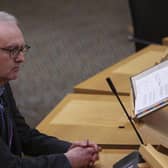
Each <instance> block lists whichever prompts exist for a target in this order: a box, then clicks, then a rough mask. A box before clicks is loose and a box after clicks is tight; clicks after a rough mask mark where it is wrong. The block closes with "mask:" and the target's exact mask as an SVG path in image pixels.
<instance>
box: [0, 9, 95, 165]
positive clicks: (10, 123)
mask: <svg viewBox="0 0 168 168" xmlns="http://www.w3.org/2000/svg"><path fill="white" fill-rule="evenodd" d="M29 48H30V47H29V46H28V45H26V44H25V40H24V37H23V34H22V32H21V30H20V28H19V25H18V22H17V20H16V18H15V17H14V16H12V15H10V14H8V13H6V12H0V167H2V168H7V167H8V168H19V167H23V168H71V167H72V168H86V167H90V166H92V165H93V164H94V162H95V161H96V160H97V159H98V146H97V145H96V144H91V143H89V142H85V141H83V142H79V143H69V142H66V141H62V140H59V139H57V138H54V137H49V136H47V135H44V134H41V133H40V132H38V131H37V130H36V129H32V128H30V127H29V126H28V125H27V124H26V123H25V120H24V118H23V117H22V116H21V114H20V113H19V111H18V109H17V107H16V103H15V100H14V98H13V95H12V92H11V88H10V85H9V81H10V80H15V79H17V77H18V72H19V70H20V65H21V63H23V62H24V55H25V53H26V52H27V51H28V49H29ZM23 154H26V155H29V156H34V157H23Z"/></svg>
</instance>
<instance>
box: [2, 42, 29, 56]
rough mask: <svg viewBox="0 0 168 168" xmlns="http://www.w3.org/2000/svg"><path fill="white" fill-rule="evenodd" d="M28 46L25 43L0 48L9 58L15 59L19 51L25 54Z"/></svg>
mask: <svg viewBox="0 0 168 168" xmlns="http://www.w3.org/2000/svg"><path fill="white" fill-rule="evenodd" d="M30 48H31V47H30V46H29V45H27V44H26V45H24V46H22V47H19V46H15V47H9V48H0V49H1V50H3V51H6V52H8V53H9V56H10V57H11V58H13V59H16V58H17V57H18V56H19V54H20V52H23V53H24V54H26V53H27V52H28V50H29V49H30Z"/></svg>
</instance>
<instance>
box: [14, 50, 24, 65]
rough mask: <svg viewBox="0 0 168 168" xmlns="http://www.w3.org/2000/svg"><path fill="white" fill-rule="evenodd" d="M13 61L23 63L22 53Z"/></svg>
mask: <svg viewBox="0 0 168 168" xmlns="http://www.w3.org/2000/svg"><path fill="white" fill-rule="evenodd" d="M15 61H16V62H20V63H22V62H24V61H25V56H24V52H22V51H20V53H19V54H18V56H17V57H16V59H15Z"/></svg>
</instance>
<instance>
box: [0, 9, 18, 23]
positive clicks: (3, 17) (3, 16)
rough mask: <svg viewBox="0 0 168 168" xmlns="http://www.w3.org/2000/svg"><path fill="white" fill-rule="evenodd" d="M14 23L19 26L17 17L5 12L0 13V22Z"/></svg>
mask: <svg viewBox="0 0 168 168" xmlns="http://www.w3.org/2000/svg"><path fill="white" fill-rule="evenodd" d="M1 21H2V22H13V23H16V24H18V20H17V19H16V17H15V16H13V15H11V14H9V13H7V12H4V11H0V22H1Z"/></svg>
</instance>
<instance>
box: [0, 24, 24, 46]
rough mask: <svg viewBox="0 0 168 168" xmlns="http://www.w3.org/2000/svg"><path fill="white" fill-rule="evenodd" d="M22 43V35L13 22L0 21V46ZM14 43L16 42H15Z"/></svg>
mask: <svg viewBox="0 0 168 168" xmlns="http://www.w3.org/2000/svg"><path fill="white" fill-rule="evenodd" d="M17 40H18V41H19V42H22V41H23V42H24V39H23V34H22V32H21V30H20V28H19V27H18V26H17V24H16V23H14V22H2V21H0V44H1V43H16V42H17ZM15 41H16V42H15Z"/></svg>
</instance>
